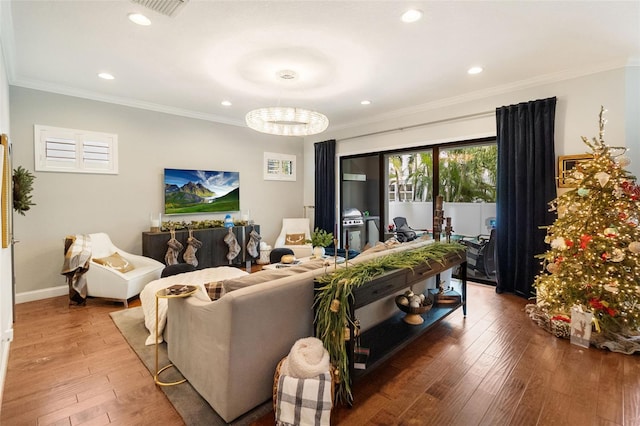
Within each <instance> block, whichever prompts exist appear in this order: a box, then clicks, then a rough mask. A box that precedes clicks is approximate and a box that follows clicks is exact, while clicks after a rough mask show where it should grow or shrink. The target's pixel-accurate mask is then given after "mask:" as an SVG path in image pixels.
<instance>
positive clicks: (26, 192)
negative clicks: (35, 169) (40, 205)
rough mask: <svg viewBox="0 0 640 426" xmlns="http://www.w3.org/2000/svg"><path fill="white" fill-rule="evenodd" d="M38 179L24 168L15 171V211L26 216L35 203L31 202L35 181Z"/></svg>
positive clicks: (19, 167) (20, 167)
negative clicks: (25, 213)
mask: <svg viewBox="0 0 640 426" xmlns="http://www.w3.org/2000/svg"><path fill="white" fill-rule="evenodd" d="M35 178H36V177H35V176H34V175H32V174H31V172H30V171H29V170H27V169H25V168H23V167H22V166H18V168H17V169H14V170H13V209H14V210H15V211H17V212H18V213H20V214H21V215H22V216H24V212H26V211H27V210H29V209H30V208H31V206H35V203H32V202H31V192H32V191H33V181H34V179H35Z"/></svg>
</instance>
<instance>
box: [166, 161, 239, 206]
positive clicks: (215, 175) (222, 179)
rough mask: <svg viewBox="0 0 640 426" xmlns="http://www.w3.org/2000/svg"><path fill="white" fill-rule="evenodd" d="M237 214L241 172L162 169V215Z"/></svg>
mask: <svg viewBox="0 0 640 426" xmlns="http://www.w3.org/2000/svg"><path fill="white" fill-rule="evenodd" d="M236 211H240V172H221V171H210V170H184V169H164V213H165V214H193V213H215V212H236Z"/></svg>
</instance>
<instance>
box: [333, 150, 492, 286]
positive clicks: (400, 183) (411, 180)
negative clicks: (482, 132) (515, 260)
mask: <svg viewBox="0 0 640 426" xmlns="http://www.w3.org/2000/svg"><path fill="white" fill-rule="evenodd" d="M436 159H437V161H436ZM496 175H497V146H496V141H495V138H486V139H482V140H473V141H465V142H456V143H448V144H441V145H430V146H425V147H420V148H415V149H408V150H402V151H400V150H397V151H386V152H378V153H368V154H363V155H356V156H350V157H343V158H342V160H341V194H342V200H341V201H342V208H343V209H349V208H351V207H355V208H356V209H358V210H360V211H361V212H362V214H363V216H364V217H365V218H366V216H367V214H368V215H371V216H372V217H373V218H375V220H376V221H377V220H378V217H379V219H380V233H381V234H382V236H381V237H382V239H383V240H386V239H388V238H390V237H392V236H395V235H396V234H395V232H394V227H395V226H396V221H395V220H394V219H397V218H400V219H399V221H398V223H399V222H400V221H402V220H403V219H404V220H405V221H406V223H407V225H408V226H409V227H411V228H412V229H414V230H415V231H416V232H417V234H418V235H420V234H423V233H432V231H433V213H434V199H435V196H436V195H442V197H443V200H444V203H443V209H444V215H445V217H450V218H451V223H452V226H453V238H454V239H456V240H461V241H463V242H464V243H465V244H467V246H468V252H469V253H471V257H470V258H469V259H468V263H469V277H470V279H475V280H476V281H485V282H495V261H494V259H495V257H494V255H493V253H494V248H493V247H494V244H495V241H493V240H492V238H491V236H492V234H493V233H494V232H492V231H493V230H494V229H495V227H496V177H497V176H496ZM378 176H379V177H380V178H378ZM363 228H366V227H363ZM353 231H354V232H357V231H358V229H356V228H355V227H354V228H353ZM343 232H344V227H343ZM361 234H362V235H366V236H365V237H364V238H361V241H362V243H361V244H359V247H360V248H363V247H365V246H366V245H367V244H369V245H370V244H372V242H374V235H375V234H376V232H375V229H372V230H371V231H369V232H367V231H366V230H365V229H362V230H361ZM354 235H357V234H355V233H354ZM343 236H344V235H343ZM356 245H357V244H352V246H356Z"/></svg>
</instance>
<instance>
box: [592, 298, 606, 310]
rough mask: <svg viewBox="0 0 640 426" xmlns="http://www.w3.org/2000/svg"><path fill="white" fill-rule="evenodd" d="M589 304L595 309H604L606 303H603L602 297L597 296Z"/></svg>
mask: <svg viewBox="0 0 640 426" xmlns="http://www.w3.org/2000/svg"><path fill="white" fill-rule="evenodd" d="M589 305H591V307H592V308H593V309H604V305H603V304H602V301H600V299H598V298H596V297H594V298H593V299H591V300H589Z"/></svg>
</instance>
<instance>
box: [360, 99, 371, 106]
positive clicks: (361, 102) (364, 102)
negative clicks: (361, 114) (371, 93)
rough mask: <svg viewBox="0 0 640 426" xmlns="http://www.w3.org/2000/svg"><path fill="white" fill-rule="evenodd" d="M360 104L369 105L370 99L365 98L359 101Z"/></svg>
mask: <svg viewBox="0 0 640 426" xmlns="http://www.w3.org/2000/svg"><path fill="white" fill-rule="evenodd" d="M360 105H371V101H368V100H366V99H365V100H364V101H360Z"/></svg>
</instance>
